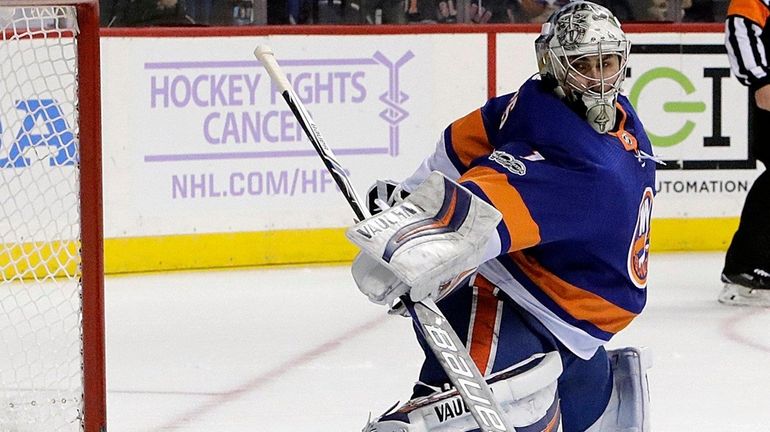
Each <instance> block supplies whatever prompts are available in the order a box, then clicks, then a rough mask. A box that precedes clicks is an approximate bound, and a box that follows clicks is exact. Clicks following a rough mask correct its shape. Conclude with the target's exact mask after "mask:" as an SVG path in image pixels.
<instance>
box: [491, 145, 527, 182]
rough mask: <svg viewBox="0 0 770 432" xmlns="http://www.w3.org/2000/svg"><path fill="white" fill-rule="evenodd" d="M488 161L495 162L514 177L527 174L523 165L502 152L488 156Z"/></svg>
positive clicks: (495, 152) (496, 151) (497, 151)
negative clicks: (514, 175)
mask: <svg viewBox="0 0 770 432" xmlns="http://www.w3.org/2000/svg"><path fill="white" fill-rule="evenodd" d="M489 160H491V161H493V162H497V163H498V164H499V165H501V166H502V167H503V168H505V169H507V170H508V171H510V172H512V173H514V174H516V175H520V176H523V175H524V174H526V173H527V166H526V165H524V163H523V162H522V161H520V160H518V159H516V158H515V157H513V156H511V155H510V154H508V153H506V152H504V151H502V150H495V151H494V152H493V153H492V154H491V155H489Z"/></svg>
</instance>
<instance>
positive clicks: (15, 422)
mask: <svg viewBox="0 0 770 432" xmlns="http://www.w3.org/2000/svg"><path fill="white" fill-rule="evenodd" d="M98 25H99V23H98V7H97V4H96V3H95V2H91V1H80V0H73V1H71V2H61V1H58V0H53V1H45V0H31V1H24V2H19V1H16V0H0V37H2V39H1V40H0V59H2V61H0V208H2V211H0V430H2V431H14V432H27V431H29V432H33V431H34V432H42V431H46V432H55V431H86V432H98V431H102V430H104V429H105V426H104V424H105V418H104V417H105V409H104V404H105V403H104V400H105V390H104V387H105V386H104V342H103V301H102V291H103V288H102V280H103V276H102V273H103V265H102V252H101V246H102V239H101V237H102V234H101V232H102V229H101V227H102V221H101V166H100V165H101V156H100V154H101V153H100V146H101V142H100V117H99V73H98V70H99V69H98V61H99V50H98V47H99V39H98V38H99V34H98V32H99V27H98Z"/></svg>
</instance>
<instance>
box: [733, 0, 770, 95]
mask: <svg viewBox="0 0 770 432" xmlns="http://www.w3.org/2000/svg"><path fill="white" fill-rule="evenodd" d="M768 1H770V0H768ZM761 35H762V28H761V27H760V26H759V25H758V24H757V23H755V22H753V21H751V20H749V19H746V18H744V17H742V16H730V17H728V18H727V23H726V26H725V46H726V48H727V53H728V56H729V58H730V67H731V68H732V71H733V73H734V74H735V76H736V77H737V78H738V80H739V81H740V82H741V83H742V84H744V85H752V84H756V83H758V82H762V81H766V80H767V79H768V64H767V56H766V54H765V46H764V43H762V39H761Z"/></svg>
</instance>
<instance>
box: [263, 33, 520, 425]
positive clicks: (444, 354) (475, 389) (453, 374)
mask: <svg viewBox="0 0 770 432" xmlns="http://www.w3.org/2000/svg"><path fill="white" fill-rule="evenodd" d="M254 56H255V57H256V58H257V59H258V60H259V61H260V63H262V66H264V68H265V70H267V72H268V74H270V78H271V79H272V80H273V83H275V85H276V87H278V90H279V91H280V92H281V95H282V96H283V98H284V100H285V101H286V104H287V105H288V106H289V108H290V109H291V111H292V113H294V116H295V117H296V119H297V121H298V122H299V123H300V125H302V129H303V130H304V131H305V135H307V137H308V139H309V140H310V142H311V143H312V144H313V147H315V149H316V151H317V152H318V155H319V156H320V157H321V160H322V161H323V163H324V165H325V166H326V169H328V170H329V173H330V174H331V175H332V177H333V178H334V181H335V182H336V183H337V186H339V188H340V190H341V191H342V194H343V195H344V196H345V199H346V200H347V201H348V204H350V207H351V208H352V209H353V212H354V213H355V214H356V217H357V218H358V220H359V221H362V220H364V219H366V217H367V216H368V215H369V214H368V212H367V211H366V210H365V208H364V206H363V205H362V204H361V200H360V199H359V198H358V195H356V192H355V190H354V189H353V187H352V185H351V184H350V180H349V179H348V176H347V174H346V173H345V170H344V169H343V168H342V165H340V163H339V162H338V161H337V159H336V157H335V156H334V153H333V152H332V150H331V149H330V148H329V146H328V145H327V144H326V141H325V140H324V138H323V136H321V133H320V132H319V130H318V127H317V126H316V124H315V122H313V119H312V118H311V117H310V114H309V113H308V112H307V110H306V109H305V107H304V105H303V104H302V101H301V100H300V99H299V97H297V94H296V93H295V92H294V89H293V88H292V86H291V84H290V83H289V80H288V78H287V77H286V75H285V74H284V73H283V71H282V70H281V68H280V67H279V66H278V62H277V61H276V59H275V55H274V54H273V51H272V49H271V48H270V47H269V46H266V45H259V46H257V47H256V49H255V50H254ZM400 300H401V302H402V303H403V304H404V306H405V307H406V309H407V310H408V311H409V315H410V316H411V318H412V320H413V321H414V324H415V327H416V328H417V329H418V330H419V331H420V333H422V335H423V337H424V339H425V341H426V342H427V344H428V346H429V347H430V349H431V351H433V354H435V356H436V358H437V359H438V361H439V363H440V364H441V367H442V368H443V369H444V372H446V374H447V376H448V377H449V381H450V382H451V383H452V385H454V386H455V388H456V389H457V391H458V393H459V394H460V396H461V397H462V400H463V402H465V404H466V406H467V407H468V409H469V410H470V412H471V414H472V415H473V418H474V419H475V420H476V423H478V425H479V428H480V430H481V432H503V431H511V432H512V431H514V428H513V427H512V426H511V425H510V422H509V421H508V420H507V419H506V417H505V416H504V412H503V410H502V409H501V408H500V406H499V404H498V403H497V401H496V400H495V398H494V395H493V394H492V390H491V389H490V388H489V385H488V384H487V382H486V381H485V380H484V377H483V376H482V375H481V372H479V370H478V368H477V367H476V364H475V363H474V362H473V360H472V359H471V357H470V354H468V350H467V349H465V347H464V346H463V344H462V342H460V338H459V337H458V336H457V334H456V333H455V331H454V330H453V329H452V327H451V326H450V325H449V322H448V321H447V319H446V318H445V317H444V315H443V314H442V313H441V311H440V310H439V309H438V307H437V306H436V304H435V303H434V302H433V301H432V300H430V299H428V300H423V301H421V302H413V301H412V299H411V298H409V295H408V294H404V295H403V296H401V297H400Z"/></svg>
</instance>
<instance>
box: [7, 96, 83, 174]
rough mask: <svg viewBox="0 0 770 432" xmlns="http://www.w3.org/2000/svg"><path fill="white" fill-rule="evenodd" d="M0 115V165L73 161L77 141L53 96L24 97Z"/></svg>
mask: <svg viewBox="0 0 770 432" xmlns="http://www.w3.org/2000/svg"><path fill="white" fill-rule="evenodd" d="M14 108H15V109H14V110H10V111H6V112H4V115H3V118H2V119H0V167H2V168H24V167H28V166H30V165H31V164H33V163H35V162H38V161H43V160H46V159H47V160H48V162H47V163H48V165H49V166H65V165H75V164H76V163H77V161H78V152H77V141H76V140H75V134H74V133H73V131H72V130H71V129H70V125H69V124H68V122H67V118H66V116H65V114H64V112H63V111H62V108H61V107H60V106H59V104H58V103H57V102H56V101H55V100H53V99H26V100H20V101H18V102H17V103H16V105H15V107H14Z"/></svg>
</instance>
